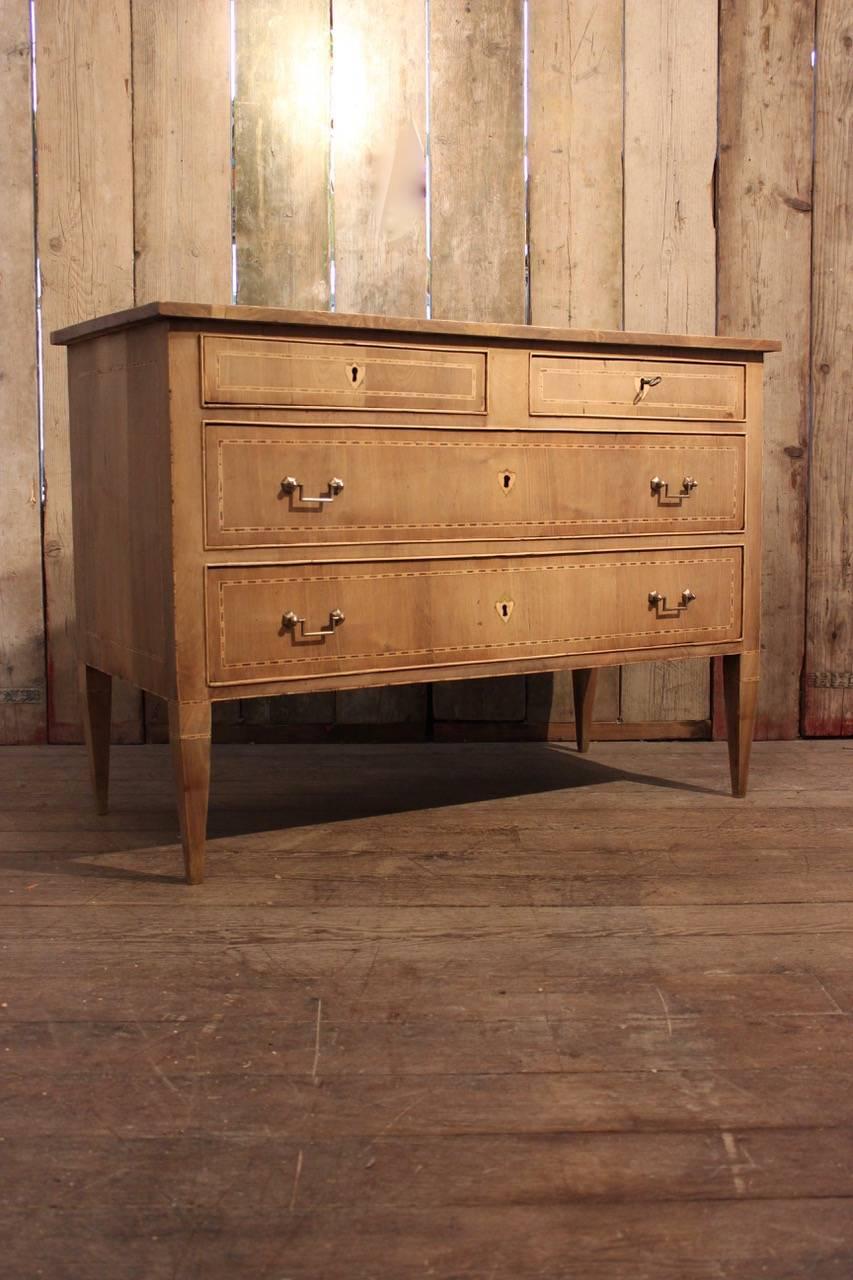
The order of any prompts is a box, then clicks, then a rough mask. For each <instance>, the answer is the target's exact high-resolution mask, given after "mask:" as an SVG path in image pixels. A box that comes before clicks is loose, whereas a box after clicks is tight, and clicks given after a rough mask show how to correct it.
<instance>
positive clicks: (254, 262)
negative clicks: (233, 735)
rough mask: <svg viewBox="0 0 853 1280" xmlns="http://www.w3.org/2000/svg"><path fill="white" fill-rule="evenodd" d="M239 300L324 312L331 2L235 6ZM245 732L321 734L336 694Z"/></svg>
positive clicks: (254, 713) (254, 716)
mask: <svg viewBox="0 0 853 1280" xmlns="http://www.w3.org/2000/svg"><path fill="white" fill-rule="evenodd" d="M235 39H236V62H237V83H236V91H235V99H234V217H235V222H234V227H235V237H236V244H237V300H238V302H244V303H249V304H255V305H259V306H262V305H268V306H282V307H302V308H306V309H308V310H314V311H324V310H326V309H327V308H328V306H329V159H330V156H329V142H330V132H329V129H330V123H331V115H330V112H331V82H330V75H331V33H330V26H329V0H304V2H303V3H300V4H299V5H298V6H294V5H283V4H281V3H280V0H237V6H236V32H235ZM242 715H243V719H244V720H245V722H246V723H247V724H248V725H270V724H291V725H300V724H325V725H331V724H333V723H334V719H335V694H334V693H309V694H293V695H290V696H288V697H280V698H252V699H247V700H246V701H244V702H243V704H242Z"/></svg>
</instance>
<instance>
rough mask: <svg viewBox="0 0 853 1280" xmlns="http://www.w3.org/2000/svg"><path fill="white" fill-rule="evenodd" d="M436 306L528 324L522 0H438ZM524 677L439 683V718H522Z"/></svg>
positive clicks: (446, 312) (433, 9) (433, 81)
mask: <svg viewBox="0 0 853 1280" xmlns="http://www.w3.org/2000/svg"><path fill="white" fill-rule="evenodd" d="M429 40H430V160H431V192H432V222H431V232H432V234H431V269H430V296H431V300H432V315H434V316H436V317H438V318H451V319H454V320H456V319H459V320H489V321H506V322H511V323H515V324H523V323H524V321H525V320H527V319H529V317H528V315H527V290H526V284H525V266H526V264H525V252H526V246H525V242H526V233H525V188H524V154H523V151H524V115H523V113H524V104H523V100H522V93H523V74H524V69H523V47H522V8H521V5H503V4H495V3H493V0H471V3H469V4H465V5H460V4H458V3H455V0H431V4H430V31H429ZM525 706H526V685H525V681H524V678H523V677H516V678H514V682H513V684H507V685H505V686H504V685H497V684H496V685H493V686H492V690H491V693H490V692H489V690H488V688H487V687H486V686H482V685H480V686H478V684H477V683H468V682H459V683H458V684H455V685H453V686H450V685H445V686H444V687H442V688H437V689H436V690H435V714H436V718H437V719H450V720H454V719H455V720H482V719H484V718H485V719H493V720H522V719H523V718H524V714H525Z"/></svg>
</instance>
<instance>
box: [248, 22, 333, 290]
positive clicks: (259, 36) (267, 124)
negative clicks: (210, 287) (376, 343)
mask: <svg viewBox="0 0 853 1280" xmlns="http://www.w3.org/2000/svg"><path fill="white" fill-rule="evenodd" d="M236 46H237V50H236V57H237V84H236V94H235V100H234V162H235V171H234V214H235V235H236V242H237V288H238V294H237V296H238V301H240V302H245V303H250V304H256V305H268V306H283V307H303V308H307V309H311V310H316V311H323V310H325V309H326V308H327V307H328V305H329V123H330V96H329V95H330V85H329V73H330V35H329V0H301V2H300V3H299V4H298V5H283V4H281V2H280V0H237V6H236Z"/></svg>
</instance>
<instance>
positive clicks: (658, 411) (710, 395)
mask: <svg viewBox="0 0 853 1280" xmlns="http://www.w3.org/2000/svg"><path fill="white" fill-rule="evenodd" d="M745 383H746V370H745V367H744V365H742V364H718V363H714V364H710V363H705V362H702V361H698V360H657V359H654V358H649V359H643V358H641V359H623V358H622V357H619V356H614V357H609V356H608V357H602V356H559V355H553V356H552V355H536V354H533V355H531V357H530V413H531V415H533V416H543V417H565V418H658V419H666V418H691V419H705V420H708V421H712V422H740V421H743V418H744V404H745Z"/></svg>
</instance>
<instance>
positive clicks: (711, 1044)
mask: <svg viewBox="0 0 853 1280" xmlns="http://www.w3.org/2000/svg"><path fill="white" fill-rule="evenodd" d="M190 731H191V732H199V727H198V726H197V725H196V726H195V727H194V728H193V729H192V730H190ZM596 754H597V757H598V758H597V759H596V760H590V759H588V758H579V757H578V756H577V755H576V754H575V752H574V751H572V750H565V749H553V748H548V747H545V746H541V745H540V746H518V745H513V746H511V747H507V748H500V747H494V746H490V747H486V748H482V747H479V748H478V747H465V748H454V747H447V746H442V747H426V746H417V747H410V748H406V749H402V750H401V748H400V747H399V746H396V747H388V748H376V747H371V748H369V749H366V750H365V749H358V748H332V749H329V748H320V749H313V750H312V749H302V750H294V749H293V748H287V749H271V748H264V747H253V748H251V749H245V748H222V749H221V750H220V752H219V758H218V761H217V764H218V766H219V767H218V768H217V770H216V771H215V775H214V779H213V789H212V799H213V805H212V810H211V835H212V840H211V847H210V863H211V872H212V874H211V877H210V879H209V881H208V884H207V887H206V888H205V889H204V890H203V891H202V892H201V893H199V891H196V890H190V889H187V888H184V887H182V886H180V885H176V884H175V880H176V875H177V865H176V864H177V862H178V844H177V835H176V823H175V820H174V814H173V812H172V807H171V795H170V761H169V753H168V751H166V750H162V749H159V748H151V747H142V748H138V747H135V748H132V749H131V748H117V749H114V751H113V756H114V770H113V809H112V813H111V815H110V816H109V817H107V818H104V819H102V820H101V823H102V824H103V825H101V826H99V827H98V829H97V830H95V829H94V820H93V819H92V817H91V816H90V800H89V796H88V794H87V788H86V776H85V775H86V765H85V759H84V756H83V753H82V752H81V751H78V750H76V749H70V748H57V749H56V750H53V751H50V752H47V751H44V750H42V749H40V748H32V749H26V748H22V749H14V748H13V749H11V750H9V751H7V752H3V753H2V756H0V793H2V795H3V797H4V801H5V803H4V804H3V806H2V807H0V837H5V843H3V842H0V888H2V895H0V902H2V907H0V925H2V929H3V936H4V945H5V946H6V953H5V955H6V963H7V965H8V966H9V967H10V971H11V972H14V974H15V981H14V983H13V984H12V985H11V986H10V988H9V991H8V992H7V995H8V1000H6V1003H7V1005H8V1007H7V1008H6V1009H5V1010H4V1011H3V1013H4V1019H3V1028H2V1033H0V1054H2V1057H3V1062H4V1073H5V1079H6V1082H7V1088H8V1089H9V1090H10V1091H11V1092H13V1094H14V1098H15V1105H14V1106H10V1107H6V1108H5V1109H4V1110H3V1114H2V1119H0V1137H1V1138H2V1139H3V1143H2V1146H3V1154H4V1170H5V1172H6V1175H7V1176H6V1183H7V1187H6V1190H5V1194H4V1197H3V1203H2V1207H1V1208H0V1219H2V1225H3V1228H4V1232H5V1234H6V1235H7V1236H8V1238H9V1241H10V1244H9V1246H8V1248H7V1255H8V1257H9V1259H10V1267H11V1270H12V1272H13V1274H15V1275H20V1276H27V1275H30V1274H36V1272H37V1271H38V1270H42V1271H43V1272H44V1274H45V1275H49V1276H57V1277H64V1276H68V1277H71V1276H73V1277H74V1280H90V1278H91V1280H96V1277H97V1278H100V1277H102V1276H105V1275H108V1276H110V1277H115V1280H137V1278H138V1277H140V1276H145V1277H146V1280H147V1278H148V1277H153V1280H161V1277H162V1280H167V1278H170V1277H172V1276H173V1275H174V1274H175V1260H176V1258H177V1259H180V1260H182V1261H181V1262H180V1271H179V1274H181V1273H182V1272H183V1273H186V1274H196V1273H198V1274H201V1273H203V1274H204V1275H205V1276H210V1277H213V1278H214V1280H220V1277H221V1280H232V1277H233V1275H234V1271H235V1267H237V1268H238V1269H239V1272H240V1274H241V1275H242V1276H245V1277H247V1280H262V1278H263V1277H268V1276H269V1274H270V1270H271V1266H272V1269H273V1270H275V1269H276V1268H278V1269H279V1270H280V1267H281V1264H280V1263H279V1262H277V1261H274V1260H275V1259H279V1258H281V1257H286V1259H287V1261H286V1264H285V1265H286V1268H287V1274H289V1275H293V1276H294V1277H299V1278H300V1280H303V1278H304V1280H314V1278H315V1277H316V1276H317V1275H318V1274H322V1275H323V1276H324V1277H325V1276H330V1277H331V1278H332V1280H338V1278H340V1280H345V1278H346V1280H351V1278H352V1277H353V1276H358V1277H368V1276H372V1275H375V1274H376V1273H377V1272H376V1268H377V1262H376V1260H377V1257H379V1258H381V1260H382V1261H381V1265H382V1268H383V1269H384V1270H385V1271H387V1272H389V1274H392V1275H395V1276H396V1275H400V1276H408V1275H411V1274H417V1272H418V1271H419V1270H421V1271H423V1270H424V1264H425V1261H426V1263H427V1264H428V1266H429V1267H430V1268H431V1270H432V1272H433V1273H434V1275H435V1276H436V1277H440V1278H441V1280H449V1277H451V1276H453V1277H466V1278H467V1277H470V1278H471V1280H475V1278H476V1280H480V1277H481V1276H482V1275H483V1274H484V1267H485V1268H486V1270H485V1274H486V1275H489V1274H493V1275H494V1276H495V1277H497V1278H498V1280H533V1277H540V1276H542V1275H546V1276H563V1275H566V1274H576V1275H577V1276H579V1277H581V1276H582V1277H584V1280H586V1278H587V1277H590V1278H591V1280H625V1277H626V1276H629V1275H643V1276H646V1277H648V1278H649V1280H675V1278H676V1277H677V1278H678V1280H682V1277H690V1280H694V1277H695V1278H696V1280H719V1277H720V1276H722V1275H725V1276H726V1277H727V1278H731V1280H754V1277H756V1276H759V1275H761V1276H766V1277H770V1278H771V1280H790V1278H791V1277H808V1280H841V1278H842V1277H845V1276H846V1275H847V1274H848V1273H849V1271H850V1266H851V1261H853V1231H851V1223H853V1217H851V1195H853V1169H851V1161H850V1151H851V1127H853V1092H851V1089H850V1070H849V1062H850V1054H851V1024H850V1016H849V1015H850V1010H851V1007H853V978H852V977H851V974H853V933H851V928H850V903H849V901H848V898H849V895H850V893H851V877H850V873H849V871H845V870H844V868H845V867H846V866H847V865H848V862H849V859H848V846H849V829H850V823H851V818H853V811H851V806H850V796H849V788H848V787H847V786H846V782H847V774H848V770H849V766H848V764H847V761H846V754H845V751H844V748H843V745H842V744H840V743H808V744H807V743H778V744H776V743H764V742H760V743H758V744H756V748H755V753H754V762H753V770H754V785H753V790H752V794H751V795H750V796H749V797H747V798H746V799H745V800H743V801H740V802H738V803H737V804H734V803H733V802H732V801H731V799H730V798H729V797H728V795H727V793H726V788H725V785H724V772H725V765H724V758H723V757H724V749H723V748H722V746H721V744H711V743H707V744H706V743H700V744H694V745H692V746H689V747H688V746H684V745H680V746H665V745H657V746H648V745H646V746H638V745H636V744H621V745H611V746H608V747H601V748H598V750H597V753H596ZM318 772H319V773H320V774H322V775H324V776H333V777H334V779H335V781H336V788H337V796H338V805H337V808H336V810H335V812H334V814H333V815H332V816H333V818H334V820H333V821H330V820H329V819H330V811H329V807H328V802H327V800H325V799H324V797H323V794H322V791H323V789H324V787H325V785H326V784H325V782H324V783H323V785H322V786H320V787H318V785H317V778H318ZM22 775H26V776H27V778H28V780H29V781H30V784H31V785H29V786H27V787H21V786H20V785H18V783H19V779H20V777H21V776H22ZM285 779H286V781H285ZM676 779H680V781H679V782H676ZM661 783H663V785H661ZM48 793H49V794H50V795H51V797H52V803H51V804H50V805H49V806H46V805H44V804H43V802H42V796H43V795H44V794H48ZM247 798H248V800H249V801H250V802H251V803H252V804H253V805H256V806H257V809H256V812H255V813H254V814H253V815H252V819H253V820H252V822H251V823H250V822H248V821H247ZM724 815H725V817H726V819H727V820H726V821H725V823H724V822H723V816H724ZM256 817H257V818H259V821H257V822H256V821H255V820H254V819H255V818H256ZM661 821H663V822H665V824H666V826H665V829H666V842H667V847H666V850H665V855H663V856H662V851H661ZM250 827H251V829H250ZM721 954H722V955H724V956H725V964H724V965H721V963H720V957H721ZM4 999H5V997H4ZM485 1171H488V1172H487V1173H486V1172H485ZM105 1183H106V1184H108V1186H109V1194H108V1195H105V1194H104V1186H105ZM69 1257H71V1258H72V1260H73V1261H72V1265H71V1266H69V1265H68V1264H67V1260H68V1258H69ZM271 1260H273V1261H272V1262H271Z"/></svg>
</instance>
